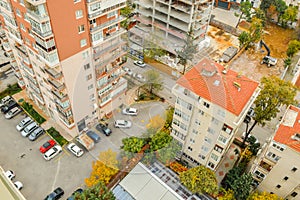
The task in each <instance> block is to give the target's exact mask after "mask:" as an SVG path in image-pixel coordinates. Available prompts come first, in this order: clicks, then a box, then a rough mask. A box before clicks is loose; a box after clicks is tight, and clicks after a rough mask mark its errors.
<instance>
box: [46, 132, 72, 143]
mask: <svg viewBox="0 0 300 200" xmlns="http://www.w3.org/2000/svg"><path fill="white" fill-rule="evenodd" d="M47 133H48V134H49V135H51V137H52V138H53V139H54V140H55V141H56V142H57V143H58V144H59V145H60V146H63V145H65V144H67V143H68V141H67V140H66V139H65V138H64V137H63V136H62V135H61V134H60V133H59V132H58V131H57V130H56V129H55V128H53V127H51V128H49V129H48V130H47Z"/></svg>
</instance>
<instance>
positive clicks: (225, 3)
mask: <svg viewBox="0 0 300 200" xmlns="http://www.w3.org/2000/svg"><path fill="white" fill-rule="evenodd" d="M245 1H246V0H215V6H216V7H219V8H224V9H228V10H229V9H230V8H231V7H232V6H233V5H240V4H241V3H242V2H245ZM249 2H250V3H251V4H252V6H253V8H259V6H260V3H261V0H249Z"/></svg>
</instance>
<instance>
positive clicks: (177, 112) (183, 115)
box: [174, 108, 190, 122]
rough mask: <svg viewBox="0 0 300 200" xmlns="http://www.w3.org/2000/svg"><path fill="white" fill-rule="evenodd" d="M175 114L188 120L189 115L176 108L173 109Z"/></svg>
mask: <svg viewBox="0 0 300 200" xmlns="http://www.w3.org/2000/svg"><path fill="white" fill-rule="evenodd" d="M174 113H175V115H177V116H178V117H180V118H182V119H183V120H184V121H187V122H188V121H189V120H190V116H189V115H187V114H185V113H184V112H182V111H180V110H178V109H177V108H176V109H175V111H174Z"/></svg>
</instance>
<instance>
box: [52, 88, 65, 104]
mask: <svg viewBox="0 0 300 200" xmlns="http://www.w3.org/2000/svg"><path fill="white" fill-rule="evenodd" d="M51 92H52V94H54V95H55V96H56V97H57V98H58V99H59V100H60V101H62V102H63V101H65V100H67V97H68V96H67V95H66V94H64V93H62V92H58V91H56V90H52V91H51Z"/></svg>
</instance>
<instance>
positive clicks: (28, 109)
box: [22, 102, 46, 124]
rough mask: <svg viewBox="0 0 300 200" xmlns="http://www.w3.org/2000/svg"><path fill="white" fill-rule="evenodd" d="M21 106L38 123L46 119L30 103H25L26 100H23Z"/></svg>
mask: <svg viewBox="0 0 300 200" xmlns="http://www.w3.org/2000/svg"><path fill="white" fill-rule="evenodd" d="M22 107H23V108H24V110H25V111H26V112H27V113H28V114H29V115H30V116H31V117H32V118H33V119H35V121H36V122H37V123H39V124H42V123H44V122H45V121H46V119H45V118H43V117H42V116H41V115H40V114H39V113H38V112H36V111H35V110H34V109H33V108H32V105H31V104H29V103H27V102H23V103H22Z"/></svg>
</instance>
